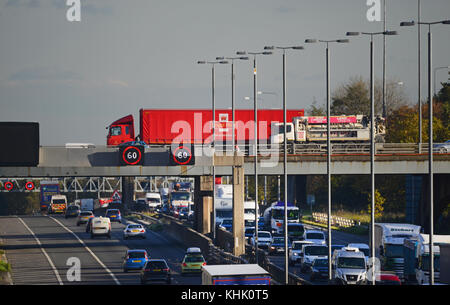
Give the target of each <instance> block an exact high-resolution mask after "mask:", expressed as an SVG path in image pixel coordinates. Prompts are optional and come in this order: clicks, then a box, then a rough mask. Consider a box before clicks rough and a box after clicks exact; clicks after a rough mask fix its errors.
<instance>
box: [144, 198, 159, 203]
mask: <svg viewBox="0 0 450 305" xmlns="http://www.w3.org/2000/svg"><path fill="white" fill-rule="evenodd" d="M147 202H156V203H159V202H160V200H159V199H158V198H147Z"/></svg>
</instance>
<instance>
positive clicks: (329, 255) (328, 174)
mask: <svg viewBox="0 0 450 305" xmlns="http://www.w3.org/2000/svg"><path fill="white" fill-rule="evenodd" d="M319 42H322V43H325V44H326V52H325V62H326V90H327V183H328V280H330V281H331V279H332V274H331V254H332V253H331V170H330V167H331V127H330V107H331V105H330V104H331V89H330V79H331V77H330V50H329V44H330V43H348V42H349V40H348V39H336V40H319ZM305 43H317V40H316V39H306V40H305Z"/></svg>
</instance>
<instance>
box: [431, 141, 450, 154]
mask: <svg viewBox="0 0 450 305" xmlns="http://www.w3.org/2000/svg"><path fill="white" fill-rule="evenodd" d="M433 151H434V152H438V153H441V154H445V153H449V152H450V140H447V141H445V142H444V143H436V144H433Z"/></svg>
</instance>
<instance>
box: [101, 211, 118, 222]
mask: <svg viewBox="0 0 450 305" xmlns="http://www.w3.org/2000/svg"><path fill="white" fill-rule="evenodd" d="M105 217H108V218H109V219H110V220H111V221H117V222H119V223H122V215H121V214H120V210H119V209H108V210H106V213H105Z"/></svg>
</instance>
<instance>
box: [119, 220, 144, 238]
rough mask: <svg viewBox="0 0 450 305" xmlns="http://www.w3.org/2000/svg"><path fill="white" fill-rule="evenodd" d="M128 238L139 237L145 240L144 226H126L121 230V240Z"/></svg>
mask: <svg viewBox="0 0 450 305" xmlns="http://www.w3.org/2000/svg"><path fill="white" fill-rule="evenodd" d="M130 237H139V238H142V239H145V228H144V226H143V225H141V224H138V223H131V224H128V225H127V226H126V227H125V229H124V230H123V239H128V238H130Z"/></svg>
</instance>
